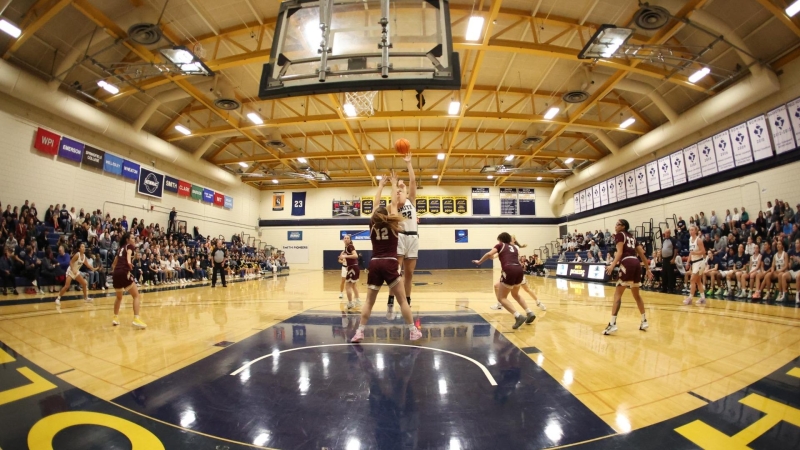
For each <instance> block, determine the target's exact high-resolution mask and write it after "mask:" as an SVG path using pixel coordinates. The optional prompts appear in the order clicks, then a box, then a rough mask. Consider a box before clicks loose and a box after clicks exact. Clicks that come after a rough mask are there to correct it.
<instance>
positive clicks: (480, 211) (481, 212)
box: [472, 187, 489, 216]
mask: <svg viewBox="0 0 800 450" xmlns="http://www.w3.org/2000/svg"><path fill="white" fill-rule="evenodd" d="M472 215H473V216H488V215H489V188H488V187H485V188H475V187H474V188H472Z"/></svg>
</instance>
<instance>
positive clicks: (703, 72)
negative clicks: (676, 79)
mask: <svg viewBox="0 0 800 450" xmlns="http://www.w3.org/2000/svg"><path fill="white" fill-rule="evenodd" d="M798 3H800V0H798ZM709 73H711V69H709V68H708V67H703V68H702V69H700V70H698V71H697V72H695V73H693V74H692V76H690V77H689V83H697V82H698V81H700V80H701V79H703V77H704V76H706V75H708V74H709Z"/></svg>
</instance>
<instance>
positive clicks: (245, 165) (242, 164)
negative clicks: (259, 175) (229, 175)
mask: <svg viewBox="0 0 800 450" xmlns="http://www.w3.org/2000/svg"><path fill="white" fill-rule="evenodd" d="M239 165H240V166H242V167H245V168H246V167H247V166H249V164H247V163H246V162H244V161H239Z"/></svg>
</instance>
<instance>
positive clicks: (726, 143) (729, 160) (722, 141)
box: [713, 130, 735, 172]
mask: <svg viewBox="0 0 800 450" xmlns="http://www.w3.org/2000/svg"><path fill="white" fill-rule="evenodd" d="M713 140H714V152H716V157H717V169H718V170H719V171H720V172H722V171H723V170H729V169H733V168H734V166H735V164H734V162H733V145H731V137H730V134H729V133H728V130H723V131H722V132H720V133H717V134H716V135H714V138H713Z"/></svg>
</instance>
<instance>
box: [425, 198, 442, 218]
mask: <svg viewBox="0 0 800 450" xmlns="http://www.w3.org/2000/svg"><path fill="white" fill-rule="evenodd" d="M428 212H429V213H431V214H439V213H440V212H442V199H441V198H439V197H428Z"/></svg>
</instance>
